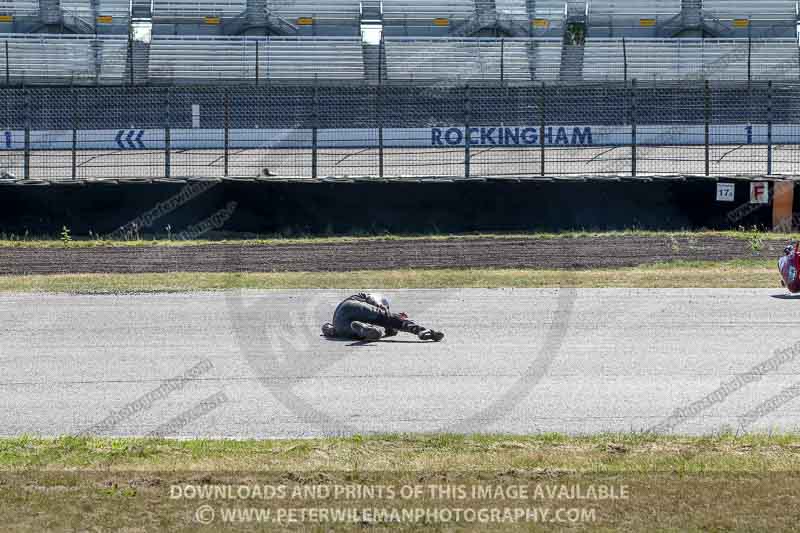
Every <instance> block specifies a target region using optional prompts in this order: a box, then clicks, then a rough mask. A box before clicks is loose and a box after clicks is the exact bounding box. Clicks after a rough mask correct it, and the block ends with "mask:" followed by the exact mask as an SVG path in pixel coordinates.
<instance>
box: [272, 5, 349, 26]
mask: <svg viewBox="0 0 800 533" xmlns="http://www.w3.org/2000/svg"><path fill="white" fill-rule="evenodd" d="M360 7H361V4H360V2H359V0H267V9H268V10H269V11H270V12H271V13H274V14H276V15H278V16H280V17H283V18H284V19H286V20H287V21H289V22H290V23H291V24H294V25H296V26H298V27H300V28H302V27H303V26H310V24H304V22H311V23H313V25H326V26H333V27H335V26H344V27H347V28H351V27H357V26H358V23H359V14H360ZM303 19H311V20H306V21H304V20H303ZM330 31H334V30H333V29H331V30H330Z"/></svg>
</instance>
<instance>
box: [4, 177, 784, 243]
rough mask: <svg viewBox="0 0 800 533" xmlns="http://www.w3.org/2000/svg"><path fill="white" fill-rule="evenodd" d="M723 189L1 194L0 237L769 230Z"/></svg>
mask: <svg viewBox="0 0 800 533" xmlns="http://www.w3.org/2000/svg"><path fill="white" fill-rule="evenodd" d="M729 183H735V190H734V191H733V194H732V195H729V199H728V200H727V201H718V200H717V184H716V182H715V181H714V180H709V179H701V178H698V179H688V180H686V181H680V180H674V181H672V180H656V181H652V182H651V181H647V180H629V181H601V180H595V181H585V182H584V181H522V182H509V181H499V180H498V181H491V180H490V181H486V182H470V181H465V182H423V183H419V182H391V181H390V182H384V181H374V182H356V183H342V182H334V183H330V182H310V183H309V182H305V183H303V182H287V181H275V182H263V181H262V182H254V181H241V182H236V181H223V182H221V183H218V184H200V185H198V182H195V183H191V184H179V183H142V184H138V183H129V184H110V183H87V184H80V183H79V184H50V185H46V186H32V185H5V186H1V187H0V198H2V200H0V201H1V202H2V206H1V207H2V208H1V209H0V232H4V233H6V234H16V235H23V234H25V232H28V234H29V235H41V234H48V235H57V234H58V233H59V232H60V231H61V228H62V226H67V227H68V228H70V230H71V231H72V234H73V235H74V236H79V237H81V236H87V235H89V232H90V231H91V232H92V233H93V234H104V235H107V234H110V233H112V232H114V231H115V230H118V228H120V227H121V226H125V225H126V224H129V223H130V222H131V221H138V222H137V228H138V231H139V232H140V233H142V234H152V233H156V234H165V233H166V231H165V227H166V226H167V225H169V226H170V227H171V231H172V233H173V234H177V233H179V232H180V231H182V230H184V229H186V228H189V227H191V226H193V225H197V224H199V223H201V222H203V221H206V220H208V219H209V218H210V217H212V216H213V215H215V214H218V213H219V212H220V211H221V210H225V217H224V220H222V218H220V217H219V216H218V217H217V219H215V220H217V221H222V222H223V223H222V224H220V227H218V228H217V229H218V230H220V231H231V232H245V233H259V234H275V233H282V234H294V235H297V234H347V233H363V232H368V233H381V232H391V233H429V232H474V231H535V230H546V231H566V230H622V229H629V228H641V229H651V230H679V229H700V228H715V229H725V228H736V227H739V226H746V227H749V226H753V225H760V226H763V227H771V224H772V209H771V206H770V205H769V204H763V205H759V204H750V200H751V194H752V193H751V187H750V182H748V181H745V180H741V181H733V180H730V181H729ZM766 187H767V189H768V190H770V191H771V190H772V189H773V187H772V184H768V185H767V186H766ZM770 198H771V197H770ZM231 206H233V208H231ZM129 227H130V226H129Z"/></svg>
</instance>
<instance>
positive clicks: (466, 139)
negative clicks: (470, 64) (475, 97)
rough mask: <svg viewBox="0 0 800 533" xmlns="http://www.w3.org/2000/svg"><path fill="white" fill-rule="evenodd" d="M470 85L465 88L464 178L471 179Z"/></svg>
mask: <svg viewBox="0 0 800 533" xmlns="http://www.w3.org/2000/svg"><path fill="white" fill-rule="evenodd" d="M469 96H470V95H469V85H467V86H466V87H464V177H465V178H469V176H470V146H469V145H470V139H469V123H470V122H471V121H470V119H471V117H470V112H471V111H472V109H471V107H470V100H469Z"/></svg>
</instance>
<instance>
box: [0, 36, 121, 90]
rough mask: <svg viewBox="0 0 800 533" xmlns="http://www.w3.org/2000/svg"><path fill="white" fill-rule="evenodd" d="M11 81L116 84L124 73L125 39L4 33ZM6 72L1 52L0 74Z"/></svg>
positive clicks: (118, 37) (119, 37) (4, 60)
mask: <svg viewBox="0 0 800 533" xmlns="http://www.w3.org/2000/svg"><path fill="white" fill-rule="evenodd" d="M0 40H1V41H2V42H3V43H2V44H3V45H4V44H5V43H8V73H9V78H10V79H9V82H10V83H11V84H21V83H30V84H69V83H76V84H100V85H119V84H121V83H122V82H123V79H124V76H125V61H126V58H127V45H128V39H127V37H125V36H106V37H101V38H95V37H94V36H87V35H31V34H7V35H4V36H3V37H2V39H0ZM5 72H6V58H5V54H0V73H5Z"/></svg>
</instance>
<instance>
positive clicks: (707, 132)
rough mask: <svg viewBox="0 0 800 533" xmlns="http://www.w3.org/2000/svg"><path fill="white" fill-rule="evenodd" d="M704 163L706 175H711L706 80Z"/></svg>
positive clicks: (709, 101)
mask: <svg viewBox="0 0 800 533" xmlns="http://www.w3.org/2000/svg"><path fill="white" fill-rule="evenodd" d="M704 100H705V113H704V114H705V141H704V142H705V149H706V150H705V151H706V154H705V163H706V167H705V168H706V176H710V175H711V157H710V156H711V88H710V87H709V83H708V80H706V83H705V97H704Z"/></svg>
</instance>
